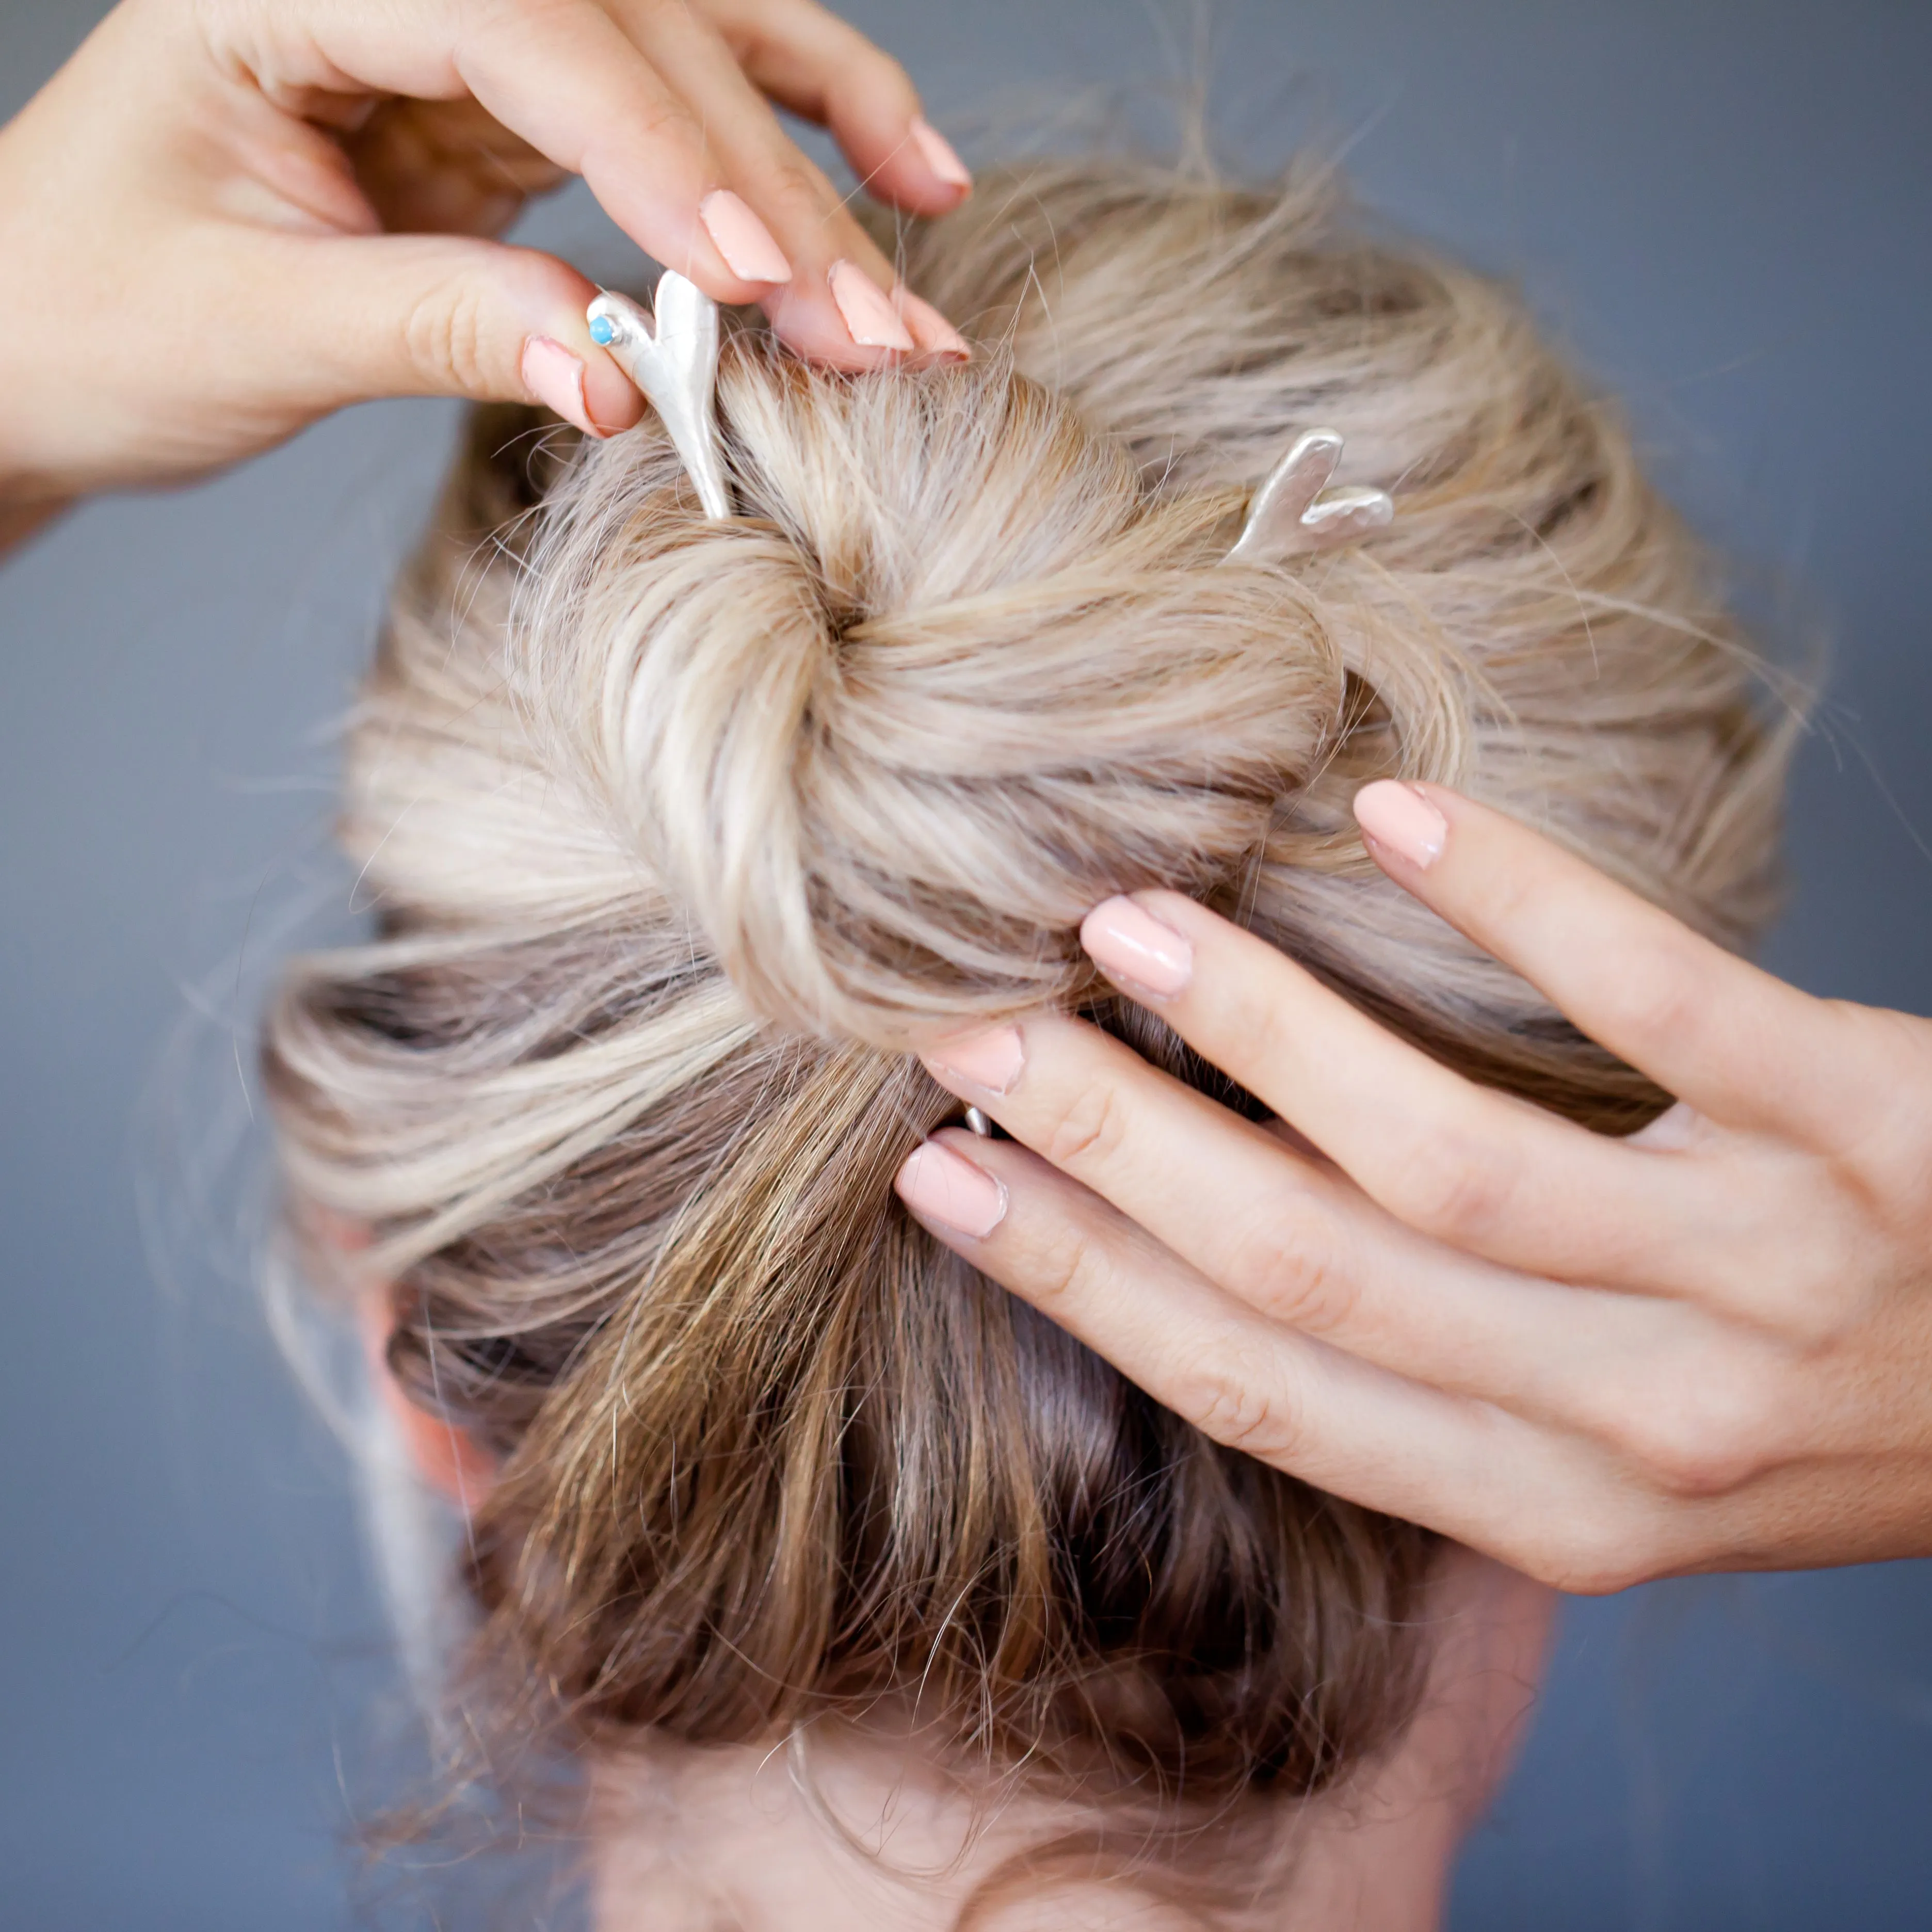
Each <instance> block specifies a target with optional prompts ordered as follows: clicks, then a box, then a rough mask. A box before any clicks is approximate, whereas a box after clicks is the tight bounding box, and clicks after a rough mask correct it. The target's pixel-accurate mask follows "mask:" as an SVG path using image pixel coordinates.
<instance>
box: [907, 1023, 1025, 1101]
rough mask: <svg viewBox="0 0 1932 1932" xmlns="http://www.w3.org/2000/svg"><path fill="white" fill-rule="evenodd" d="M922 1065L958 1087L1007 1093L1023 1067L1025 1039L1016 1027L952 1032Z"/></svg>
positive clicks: (927, 1056)
mask: <svg viewBox="0 0 1932 1932" xmlns="http://www.w3.org/2000/svg"><path fill="white" fill-rule="evenodd" d="M926 1064H927V1065H928V1066H929V1067H932V1069H933V1070H934V1071H935V1073H939V1074H941V1075H943V1076H946V1077H947V1078H948V1079H951V1080H954V1081H957V1082H959V1084H960V1085H962V1086H965V1087H976V1088H978V1089H979V1090H980V1092H982V1093H983V1094H1010V1093H1011V1092H1012V1091H1013V1086H1014V1083H1015V1082H1017V1081H1018V1080H1019V1077H1020V1076H1021V1074H1022V1073H1024V1072H1025V1070H1026V1043H1025V1040H1022V1038H1021V1037H1020V1030H1019V1028H1018V1027H1016V1026H1004V1027H994V1028H992V1029H991V1030H990V1031H987V1032H985V1033H971V1034H956V1035H955V1036H954V1037H953V1038H952V1039H950V1040H941V1042H940V1043H938V1046H935V1047H934V1048H933V1049H932V1051H931V1052H929V1054H927V1055H926Z"/></svg>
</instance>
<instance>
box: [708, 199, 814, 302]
mask: <svg viewBox="0 0 1932 1932" xmlns="http://www.w3.org/2000/svg"><path fill="white" fill-rule="evenodd" d="M697 218H698V220H700V221H701V222H703V223H704V232H705V233H706V234H707V235H709V236H710V237H711V239H712V241H713V242H716V243H717V245H718V254H721V255H722V256H723V257H724V266H726V267H727V269H730V271H731V272H732V274H733V275H736V276H737V277H739V278H740V279H741V280H742V281H747V282H788V281H790V280H791V264H790V263H789V262H788V261H787V260H785V251H784V250H783V249H782V248H780V247H779V246H778V243H777V242H776V241H775V239H773V238H772V231H771V230H770V229H769V228H767V227H766V226H765V224H764V223H763V222H762V221H760V220H759V219H758V217H757V216H756V215H755V214H753V213H752V212H751V209H750V208H748V206H747V205H745V203H744V202H742V201H740V200H739V199H738V197H737V196H736V195H735V194H733V193H732V192H731V190H730V189H729V188H728V187H715V188H713V189H712V190H711V192H710V193H709V194H707V195H706V196H705V197H704V199H703V200H702V201H700V202H699V203H698V204H697Z"/></svg>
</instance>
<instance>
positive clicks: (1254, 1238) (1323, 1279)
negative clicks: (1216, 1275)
mask: <svg viewBox="0 0 1932 1932" xmlns="http://www.w3.org/2000/svg"><path fill="white" fill-rule="evenodd" d="M1225 1285H1226V1286H1227V1287H1229V1288H1230V1289H1232V1290H1233V1291H1234V1292H1235V1294H1237V1295H1240V1296H1241V1298H1242V1299H1243V1300H1244V1301H1247V1302H1249V1303H1250V1304H1253V1306H1254V1307H1257V1308H1259V1309H1260V1310H1262V1313H1265V1314H1266V1315H1268V1316H1271V1317H1273V1318H1274V1319H1275V1320H1276V1321H1278V1322H1284V1323H1286V1325H1288V1326H1289V1327H1290V1328H1305V1329H1308V1330H1310V1331H1316V1332H1320V1331H1325V1330H1329V1329H1333V1328H1336V1327H1337V1326H1338V1325H1340V1324H1342V1323H1343V1322H1346V1321H1347V1320H1348V1319H1349V1316H1350V1315H1351V1314H1352V1313H1353V1311H1354V1308H1355V1300H1356V1296H1355V1289H1354V1287H1353V1285H1352V1282H1351V1280H1350V1279H1349V1276H1348V1274H1347V1273H1346V1271H1345V1270H1344V1268H1343V1267H1342V1265H1340V1244H1339V1242H1338V1241H1337V1234H1336V1230H1335V1227H1334V1217H1333V1216H1332V1215H1331V1214H1330V1212H1329V1211H1328V1210H1327V1209H1326V1208H1324V1207H1322V1205H1320V1204H1319V1203H1318V1202H1314V1201H1313V1200H1310V1199H1307V1197H1306V1196H1300V1195H1295V1194H1291V1195H1289V1196H1287V1197H1286V1198H1284V1199H1275V1200H1271V1201H1269V1202H1266V1203H1265V1205H1263V1206H1262V1208H1260V1210H1259V1211H1258V1212H1257V1213H1256V1214H1254V1215H1253V1217H1252V1219H1251V1220H1250V1221H1249V1222H1248V1223H1247V1225H1246V1226H1244V1227H1242V1228H1241V1229H1239V1230H1238V1232H1236V1233H1235V1235H1233V1237H1232V1238H1231V1240H1230V1241H1229V1246H1228V1250H1227V1259H1226V1278H1225Z"/></svg>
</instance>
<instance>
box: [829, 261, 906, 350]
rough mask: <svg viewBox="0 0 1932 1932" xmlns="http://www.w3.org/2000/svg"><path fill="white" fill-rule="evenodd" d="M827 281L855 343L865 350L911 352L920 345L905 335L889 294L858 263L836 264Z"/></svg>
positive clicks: (902, 324)
mask: <svg viewBox="0 0 1932 1932" xmlns="http://www.w3.org/2000/svg"><path fill="white" fill-rule="evenodd" d="M826 279H827V280H828V281H829V282H830V283H831V284H832V300H833V301H834V302H836V303H837V304H838V313H839V314H841V315H842V316H843V317H844V318H845V326H846V328H847V329H848V330H850V332H851V336H852V340H853V341H854V342H856V343H857V344H858V345H859V347H860V348H862V349H911V348H915V347H917V345H916V344H915V343H914V342H913V339H912V338H911V337H910V335H907V333H906V326H905V324H904V323H902V322H901V321H900V320H899V318H898V311H896V310H895V308H893V307H892V304H891V303H890V302H888V301H887V300H886V293H885V291H884V290H883V289H882V288H880V287H879V285H878V284H877V282H875V281H873V279H872V278H871V276H870V275H867V274H866V272H865V270H864V269H862V268H860V267H859V265H858V263H856V262H834V263H832V269H831V273H830V274H829V275H828V276H827V278H826Z"/></svg>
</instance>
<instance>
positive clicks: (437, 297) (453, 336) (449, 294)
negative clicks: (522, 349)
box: [403, 278, 491, 396]
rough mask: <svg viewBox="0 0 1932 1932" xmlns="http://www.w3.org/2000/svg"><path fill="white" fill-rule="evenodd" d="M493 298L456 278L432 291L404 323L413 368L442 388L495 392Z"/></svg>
mask: <svg viewBox="0 0 1932 1932" xmlns="http://www.w3.org/2000/svg"><path fill="white" fill-rule="evenodd" d="M489 318H490V301H489V298H488V296H487V293H485V291H484V290H483V289H482V288H481V287H478V285H477V284H476V283H475V281H473V280H472V279H469V278H456V279H452V280H449V281H444V282H443V283H441V284H438V285H437V287H434V288H431V289H428V290H425V292H424V293H422V294H421V295H420V296H418V297H417V298H416V300H415V302H413V303H412V304H411V305H410V309H409V311H408V314H407V316H406V317H405V318H404V324H403V341H404V349H405V350H406V352H407V356H408V359H409V362H410V365H411V366H412V367H413V368H415V369H416V370H418V371H420V372H421V374H422V376H423V377H424V378H425V383H427V384H428V386H433V387H434V388H437V389H442V388H444V387H446V386H452V385H453V386H455V388H456V389H458V390H460V392H462V393H463V394H464V395H472V396H480V395H485V394H487V392H488V390H489V389H490V360H491V359H490V320H489Z"/></svg>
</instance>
